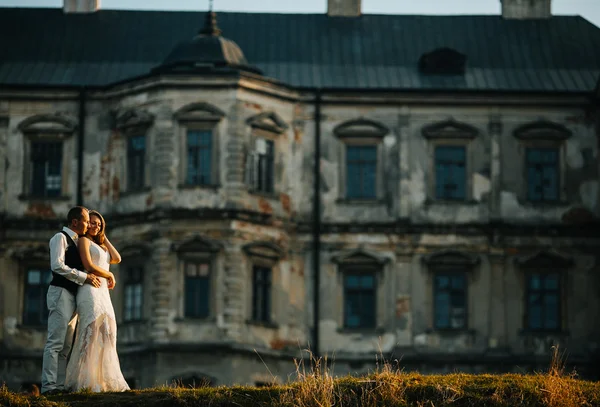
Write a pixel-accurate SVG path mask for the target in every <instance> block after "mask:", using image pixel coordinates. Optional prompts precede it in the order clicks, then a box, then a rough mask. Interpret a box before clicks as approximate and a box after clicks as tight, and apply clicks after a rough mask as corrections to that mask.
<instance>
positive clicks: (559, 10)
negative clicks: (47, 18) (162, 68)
mask: <svg viewBox="0 0 600 407" xmlns="http://www.w3.org/2000/svg"><path fill="white" fill-rule="evenodd" d="M213 1H214V9H215V11H248V12H271V13H325V11H326V9H327V0H259V1H257V0H252V1H251V0H213ZM208 2H209V0H100V7H101V8H103V9H140V10H142V9H143V10H199V11H200V10H206V9H207V8H208ZM61 6H62V0H0V7H54V8H58V7H61ZM362 9H363V13H365V14H500V0H418V1H415V0H362ZM552 13H553V14H568V15H581V16H583V17H585V18H586V19H587V20H589V21H591V22H592V23H594V24H595V25H596V26H598V27H600V0H553V1H552Z"/></svg>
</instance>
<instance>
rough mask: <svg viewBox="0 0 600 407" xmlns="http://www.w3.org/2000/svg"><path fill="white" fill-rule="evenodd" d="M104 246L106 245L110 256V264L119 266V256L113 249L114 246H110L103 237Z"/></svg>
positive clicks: (106, 238) (108, 241)
mask: <svg viewBox="0 0 600 407" xmlns="http://www.w3.org/2000/svg"><path fill="white" fill-rule="evenodd" d="M104 244H105V245H106V248H107V249H108V253H109V254H110V264H119V263H120V262H121V255H120V254H119V252H118V251H117V249H115V246H113V245H112V243H111V242H110V240H108V237H106V235H104Z"/></svg>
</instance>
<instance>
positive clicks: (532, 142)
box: [513, 120, 573, 205]
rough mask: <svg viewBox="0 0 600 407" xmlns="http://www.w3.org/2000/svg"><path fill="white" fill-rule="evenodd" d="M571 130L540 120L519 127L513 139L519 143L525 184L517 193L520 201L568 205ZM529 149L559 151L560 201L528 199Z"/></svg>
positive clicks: (520, 163) (533, 203)
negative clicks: (566, 183)
mask: <svg viewBox="0 0 600 407" xmlns="http://www.w3.org/2000/svg"><path fill="white" fill-rule="evenodd" d="M572 134H573V133H572V132H571V130H569V129H568V128H566V127H565V126H563V125H561V124H558V123H555V122H551V121H547V120H538V121H535V122H530V123H526V124H523V125H521V126H519V127H517V128H516V129H515V130H514V131H513V137H514V138H516V139H517V140H518V141H519V155H520V157H521V159H520V160H519V162H518V165H520V166H521V168H520V173H521V174H522V177H523V178H522V179H523V180H524V182H523V183H522V184H521V187H520V188H519V190H518V191H517V194H518V197H519V200H520V201H521V202H527V203H528V204H530V205H561V204H564V203H566V202H565V201H566V198H567V195H566V188H565V181H566V172H567V171H566V170H567V162H566V155H567V140H568V139H569V138H570V137H571V136H572ZM528 148H556V149H557V150H558V173H559V176H558V182H559V185H558V200H556V201H530V200H529V198H528V183H527V164H526V160H527V157H526V152H527V149H528Z"/></svg>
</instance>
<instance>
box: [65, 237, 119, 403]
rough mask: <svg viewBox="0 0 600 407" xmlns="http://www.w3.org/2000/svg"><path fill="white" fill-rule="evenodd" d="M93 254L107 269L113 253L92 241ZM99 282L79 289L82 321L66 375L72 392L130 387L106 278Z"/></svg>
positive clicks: (78, 297) (66, 385)
mask: <svg viewBox="0 0 600 407" xmlns="http://www.w3.org/2000/svg"><path fill="white" fill-rule="evenodd" d="M90 257H91V259H92V262H93V263H94V264H96V265H97V266H98V267H100V268H103V269H104V270H108V268H109V264H110V255H109V254H108V252H106V251H105V250H104V249H102V247H100V246H98V245H97V244H96V243H94V242H90ZM100 281H101V283H102V285H101V286H100V287H99V288H95V287H92V286H91V285H89V284H84V285H83V286H82V287H79V291H78V292H77V313H78V314H79V320H78V322H77V332H76V334H75V343H74V344H73V351H72V353H71V357H70V358H69V363H68V365H67V372H66V378H65V388H67V389H69V390H71V391H77V390H81V389H90V390H91V391H93V392H101V391H125V390H129V386H128V385H127V382H126V381H125V379H124V377H123V374H122V373H121V365H120V363H119V357H118V355H117V323H116V320H115V311H114V309H113V306H112V302H111V300H110V295H109V293H108V284H107V280H106V279H105V278H100Z"/></svg>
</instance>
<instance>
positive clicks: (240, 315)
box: [223, 246, 246, 341]
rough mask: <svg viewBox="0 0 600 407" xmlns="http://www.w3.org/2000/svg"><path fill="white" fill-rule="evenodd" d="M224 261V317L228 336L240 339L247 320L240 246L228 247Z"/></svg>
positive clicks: (232, 338)
mask: <svg viewBox="0 0 600 407" xmlns="http://www.w3.org/2000/svg"><path fill="white" fill-rule="evenodd" d="M225 251H226V253H225V261H224V271H225V272H224V278H223V283H224V290H223V319H224V327H225V332H226V336H227V337H228V338H229V339H231V340H234V341H240V340H241V339H242V338H241V334H242V326H243V324H244V320H245V313H244V310H245V308H246V307H245V295H244V294H245V290H244V287H245V286H246V284H245V282H246V279H245V275H246V273H245V269H244V264H245V261H244V256H243V255H242V251H241V249H240V248H239V247H237V246H234V247H227V248H226V249H225Z"/></svg>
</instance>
